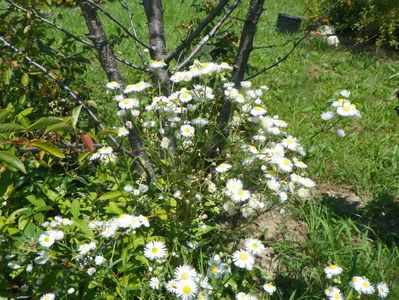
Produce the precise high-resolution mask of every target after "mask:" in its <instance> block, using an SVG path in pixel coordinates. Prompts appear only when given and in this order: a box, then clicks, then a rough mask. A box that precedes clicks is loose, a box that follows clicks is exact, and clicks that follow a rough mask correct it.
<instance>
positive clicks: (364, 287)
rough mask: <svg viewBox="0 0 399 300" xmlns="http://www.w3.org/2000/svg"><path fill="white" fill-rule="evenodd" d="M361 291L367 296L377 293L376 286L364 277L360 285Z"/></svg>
mask: <svg viewBox="0 0 399 300" xmlns="http://www.w3.org/2000/svg"><path fill="white" fill-rule="evenodd" d="M360 291H361V292H362V293H363V294H366V295H371V294H374V291H375V289H374V286H373V285H372V284H371V283H370V281H369V280H368V279H367V278H366V277H363V281H362V283H361V284H360Z"/></svg>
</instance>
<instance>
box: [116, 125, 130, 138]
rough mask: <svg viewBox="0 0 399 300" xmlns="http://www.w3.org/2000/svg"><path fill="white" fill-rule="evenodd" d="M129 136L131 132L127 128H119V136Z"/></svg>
mask: <svg viewBox="0 0 399 300" xmlns="http://www.w3.org/2000/svg"><path fill="white" fill-rule="evenodd" d="M128 134H129V130H127V128H126V127H119V128H118V136H127V135H128Z"/></svg>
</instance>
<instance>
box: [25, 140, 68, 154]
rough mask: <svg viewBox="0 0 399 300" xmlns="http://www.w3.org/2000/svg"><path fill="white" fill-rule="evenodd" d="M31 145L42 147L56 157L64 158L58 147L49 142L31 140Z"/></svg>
mask: <svg viewBox="0 0 399 300" xmlns="http://www.w3.org/2000/svg"><path fill="white" fill-rule="evenodd" d="M32 146H33V147H37V148H39V149H42V150H44V151H46V152H48V153H50V154H51V155H54V156H56V157H59V158H65V155H64V154H63V153H62V152H61V150H60V149H58V148H57V147H56V146H54V145H52V144H49V143H47V142H33V143H32Z"/></svg>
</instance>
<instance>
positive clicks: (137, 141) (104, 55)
mask: <svg viewBox="0 0 399 300" xmlns="http://www.w3.org/2000/svg"><path fill="white" fill-rule="evenodd" d="M79 6H80V8H81V10H82V13H83V16H84V18H85V21H86V24H87V27H88V28H89V31H90V34H89V38H90V39H91V40H92V41H93V43H94V45H95V48H96V50H97V52H98V58H99V61H100V64H101V66H102V68H103V69H104V71H105V73H106V74H107V77H108V80H109V81H116V82H118V83H119V84H120V86H121V87H120V90H119V91H120V93H121V94H123V86H124V81H123V78H122V75H121V74H120V73H119V70H118V68H117V65H116V60H115V56H114V54H113V51H112V48H111V46H110V45H109V43H108V41H107V38H106V36H105V33H104V31H103V28H102V25H101V22H100V19H99V18H98V16H97V11H96V10H97V8H96V7H95V6H93V5H92V3H90V2H89V1H82V2H79ZM128 139H129V143H130V146H131V148H132V151H133V155H134V156H136V157H138V158H139V162H138V163H135V168H136V170H137V171H138V172H139V174H140V175H142V174H144V173H145V174H146V175H147V180H148V181H155V180H156V176H155V173H154V170H153V167H152V164H151V162H150V160H149V158H148V156H147V153H146V152H145V151H144V142H143V140H142V139H141V137H140V135H139V133H138V132H137V130H136V129H135V128H132V129H130V130H129V135H128ZM143 166H144V167H143Z"/></svg>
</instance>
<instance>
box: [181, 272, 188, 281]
mask: <svg viewBox="0 0 399 300" xmlns="http://www.w3.org/2000/svg"><path fill="white" fill-rule="evenodd" d="M181 279H183V280H189V279H190V275H188V274H187V273H183V274H182V275H181Z"/></svg>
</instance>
